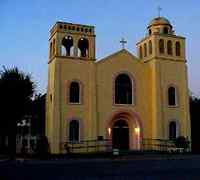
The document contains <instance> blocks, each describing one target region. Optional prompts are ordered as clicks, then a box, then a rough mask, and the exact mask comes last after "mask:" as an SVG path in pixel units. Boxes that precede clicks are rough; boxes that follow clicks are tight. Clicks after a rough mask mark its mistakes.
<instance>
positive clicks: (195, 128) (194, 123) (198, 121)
mask: <svg viewBox="0 0 200 180" xmlns="http://www.w3.org/2000/svg"><path fill="white" fill-rule="evenodd" d="M199 113H200V98H197V97H191V98H190V119H191V136H192V151H193V152H195V153H200V140H199V139H200V134H199V127H200V118H199V117H200V115H199Z"/></svg>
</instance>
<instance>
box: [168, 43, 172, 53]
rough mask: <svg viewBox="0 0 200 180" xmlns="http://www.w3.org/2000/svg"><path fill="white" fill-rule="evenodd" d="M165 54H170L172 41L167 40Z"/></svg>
mask: <svg viewBox="0 0 200 180" xmlns="http://www.w3.org/2000/svg"><path fill="white" fill-rule="evenodd" d="M167 54H168V55H172V41H167Z"/></svg>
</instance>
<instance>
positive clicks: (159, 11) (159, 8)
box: [158, 6, 162, 17]
mask: <svg viewBox="0 0 200 180" xmlns="http://www.w3.org/2000/svg"><path fill="white" fill-rule="evenodd" d="M161 11H162V8H161V7H160V6H158V17H160V14H161Z"/></svg>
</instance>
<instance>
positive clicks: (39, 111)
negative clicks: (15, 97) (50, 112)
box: [31, 94, 46, 136]
mask: <svg viewBox="0 0 200 180" xmlns="http://www.w3.org/2000/svg"><path fill="white" fill-rule="evenodd" d="M45 99H46V94H43V95H41V94H38V95H36V96H35V98H34V100H33V101H32V105H31V117H32V118H31V134H32V135H34V136H35V135H38V134H39V135H45V102H46V101H45Z"/></svg>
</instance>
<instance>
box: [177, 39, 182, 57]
mask: <svg viewBox="0 0 200 180" xmlns="http://www.w3.org/2000/svg"><path fill="white" fill-rule="evenodd" d="M180 55H181V44H180V42H176V56H180Z"/></svg>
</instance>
